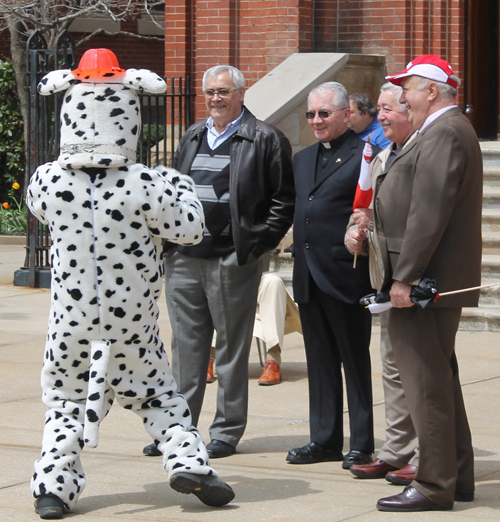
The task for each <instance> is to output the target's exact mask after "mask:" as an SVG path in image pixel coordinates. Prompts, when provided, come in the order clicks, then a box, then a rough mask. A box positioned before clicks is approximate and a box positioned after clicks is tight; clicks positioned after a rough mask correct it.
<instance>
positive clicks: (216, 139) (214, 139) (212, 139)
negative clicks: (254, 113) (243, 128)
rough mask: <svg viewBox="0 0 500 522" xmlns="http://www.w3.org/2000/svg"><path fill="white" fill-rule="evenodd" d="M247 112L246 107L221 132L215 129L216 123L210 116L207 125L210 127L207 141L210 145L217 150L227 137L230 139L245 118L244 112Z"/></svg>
mask: <svg viewBox="0 0 500 522" xmlns="http://www.w3.org/2000/svg"><path fill="white" fill-rule="evenodd" d="M244 112H245V109H243V110H242V111H241V114H240V115H239V116H238V117H237V118H236V119H235V120H234V121H232V122H231V123H229V124H228V126H227V127H226V128H225V129H224V130H223V131H222V132H221V133H220V134H219V133H218V132H217V131H216V130H215V123H214V119H213V118H212V116H209V117H208V119H207V121H206V123H205V125H206V127H207V129H208V132H207V142H208V146H209V147H210V148H211V149H212V150H215V149H216V148H217V147H218V146H219V145H221V144H222V143H224V142H225V141H226V140H227V139H229V138H230V137H231V136H232V135H233V134H234V133H235V132H237V131H238V129H239V128H240V125H241V120H242V118H243V113H244Z"/></svg>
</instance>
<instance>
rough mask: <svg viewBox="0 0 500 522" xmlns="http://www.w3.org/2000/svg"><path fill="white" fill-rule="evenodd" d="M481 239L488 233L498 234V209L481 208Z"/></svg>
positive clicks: (499, 222) (499, 218) (499, 214)
mask: <svg viewBox="0 0 500 522" xmlns="http://www.w3.org/2000/svg"><path fill="white" fill-rule="evenodd" d="M482 230H483V237H484V235H485V234H488V233H490V232H493V233H495V232H498V233H500V208H483V226H482Z"/></svg>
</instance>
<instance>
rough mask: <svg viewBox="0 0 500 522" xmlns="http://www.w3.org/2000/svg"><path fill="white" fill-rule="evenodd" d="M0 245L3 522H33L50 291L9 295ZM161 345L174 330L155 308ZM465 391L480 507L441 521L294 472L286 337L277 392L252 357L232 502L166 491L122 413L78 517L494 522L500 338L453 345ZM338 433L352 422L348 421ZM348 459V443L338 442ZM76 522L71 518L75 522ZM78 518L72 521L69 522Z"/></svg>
mask: <svg viewBox="0 0 500 522" xmlns="http://www.w3.org/2000/svg"><path fill="white" fill-rule="evenodd" d="M2 243H3V241H2V239H1V238H0V451H1V461H2V465H1V468H0V469H1V473H0V521H1V522H3V521H16V522H29V521H36V520H40V519H39V517H38V515H36V514H35V513H34V510H33V499H32V497H31V493H30V491H29V479H30V476H31V474H32V470H33V461H34V460H35V459H36V458H38V456H39V452H40V443H41V434H42V427H43V422H44V419H43V415H44V406H43V404H42V402H41V390H40V384H39V376H40V369H41V365H42V356H43V346H44V339H45V331H46V325H47V317H48V312H49V304H50V293H49V291H48V290H40V289H27V288H19V287H14V286H12V277H13V273H14V271H15V270H16V269H18V268H19V267H20V266H21V265H22V264H23V261H24V252H23V246H22V245H6V244H2ZM160 308H161V318H160V325H161V331H162V337H163V340H164V342H165V343H166V345H167V346H168V344H169V337H170V325H169V322H168V315H167V311H166V305H165V303H164V299H163V298H162V299H161V303H160ZM378 339H379V329H378V327H374V329H373V340H372V347H371V352H372V365H373V391H374V413H375V436H376V446H377V448H379V447H380V446H381V445H382V442H383V438H384V427H385V421H384V404H383V392H382V385H381V377H380V370H381V364H380V357H379V351H378V350H379V343H378ZM457 354H458V359H459V364H460V370H461V380H462V384H463V391H464V396H465V401H466V405H467V409H468V414H469V421H470V424H471V429H472V435H473V442H474V450H475V456H476V488H477V489H476V500H475V501H474V502H473V503H456V504H455V509H454V510H453V511H448V512H433V513H429V512H425V513H420V514H419V513H408V514H400V513H382V512H378V511H377V509H376V508H375V503H376V501H377V499H378V498H380V497H383V496H389V495H393V494H396V493H398V492H399V491H401V488H400V487H397V486H392V485H390V484H389V483H388V482H386V481H385V480H383V479H381V480H359V479H356V478H354V477H353V475H351V474H350V473H349V472H348V471H345V470H342V468H341V463H340V462H332V463H321V464H315V465H302V466H297V465H291V464H287V463H286V462H285V456H286V453H287V451H288V450H289V449H290V448H292V447H296V446H301V445H303V444H305V443H307V442H308V441H309V425H308V420H307V419H308V393H307V373H306V363H305V354H304V349H303V342H302V337H301V336H300V335H299V334H291V335H289V336H286V337H285V346H284V349H283V383H282V384H280V385H278V386H271V387H263V386H258V384H257V379H258V378H259V375H260V372H261V368H260V366H259V363H258V360H259V359H258V354H257V348H256V346H253V347H252V352H251V357H250V380H249V388H250V405H249V419H248V427H247V430H246V433H245V436H244V437H243V439H242V441H241V443H240V445H239V446H238V453H236V454H235V455H233V456H231V457H229V458H225V459H218V460H213V461H212V465H213V466H214V467H215V468H216V469H217V470H218V471H219V473H220V474H221V476H222V477H223V478H224V479H225V480H226V481H227V482H228V483H229V484H230V485H231V486H232V487H233V489H234V490H235V492H236V498H235V500H234V501H233V502H232V503H231V504H230V505H228V506H226V507H224V508H219V509H212V508H208V507H207V506H205V505H203V504H202V503H201V502H199V501H198V500H197V499H196V498H195V497H194V496H192V495H189V496H186V495H181V494H179V493H176V492H174V491H173V490H171V489H170V487H169V486H168V484H167V482H166V474H165V472H164V471H163V469H162V466H161V459H159V458H148V457H145V456H143V455H142V454H141V452H142V447H143V446H144V445H145V444H148V443H149V442H150V440H149V437H148V434H147V433H146V431H145V430H144V428H143V427H142V424H141V421H140V420H139V418H138V417H136V416H135V415H133V414H132V413H131V412H129V411H125V410H123V409H122V408H120V407H119V406H118V405H115V406H114V408H113V409H112V410H111V413H110V415H109V416H108V418H107V419H106V420H105V421H104V423H103V424H102V426H101V429H100V442H99V446H98V448H96V449H89V448H85V450H84V451H83V453H82V462H83V465H84V468H85V472H86V475H87V488H86V490H85V491H84V493H83V495H82V497H81V498H80V501H79V502H78V504H77V506H76V509H75V511H74V512H73V513H72V514H68V515H67V516H66V518H67V519H72V518H75V520H79V521H81V522H100V521H103V522H104V521H105V522H122V521H134V522H136V521H137V522H153V521H154V522H160V521H162V522H163V521H197V522H200V521H203V522H205V521H206V522H212V521H213V522H215V521H217V522H226V521H230V522H233V521H236V520H237V521H239V522H247V521H248V522H250V521H252V522H256V521H295V520H300V521H307V522H309V521H311V522H323V521H325V522H326V521H328V522H336V521H347V520H349V521H358V520H359V521H361V520H363V521H369V522H371V521H375V522H378V521H388V522H393V521H398V522H399V521H400V520H405V521H409V522H413V521H433V520H449V521H452V520H453V521H456V520H463V521H467V522H474V521H476V520H477V521H479V520H481V521H483V522H484V521H498V520H500V334H499V333H489V332H469V331H467V332H466V331H461V332H459V334H458V339H457ZM216 387H217V384H216V383H214V384H209V385H207V392H206V397H205V403H204V411H203V413H202V416H201V419H200V426H199V428H200V431H201V433H202V435H203V437H204V438H205V441H206V442H208V426H209V424H210V422H211V420H212V418H213V415H214V411H215V392H216ZM345 423H346V426H345V433H348V417H347V413H346V414H345ZM345 448H346V449H348V438H347V437H346V438H345ZM77 516H78V517H77ZM76 517H77V518H76Z"/></svg>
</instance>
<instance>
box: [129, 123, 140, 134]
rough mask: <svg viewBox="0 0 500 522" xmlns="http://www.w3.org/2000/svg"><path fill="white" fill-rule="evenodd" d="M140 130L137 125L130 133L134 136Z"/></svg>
mask: <svg viewBox="0 0 500 522" xmlns="http://www.w3.org/2000/svg"><path fill="white" fill-rule="evenodd" d="M138 130H139V128H138V127H137V125H134V126H133V127H132V130H131V131H130V132H131V133H132V134H133V135H134V136H135V135H136V134H137V131H138Z"/></svg>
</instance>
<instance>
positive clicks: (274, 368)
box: [259, 359, 281, 386]
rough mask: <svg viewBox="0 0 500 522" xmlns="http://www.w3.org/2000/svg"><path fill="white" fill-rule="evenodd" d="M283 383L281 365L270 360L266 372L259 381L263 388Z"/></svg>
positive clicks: (265, 367)
mask: <svg viewBox="0 0 500 522" xmlns="http://www.w3.org/2000/svg"><path fill="white" fill-rule="evenodd" d="M280 382H281V369H280V365H279V364H278V363H277V362H276V361H273V360H272V359H269V360H268V361H266V365H265V366H264V371H263V372H262V375H261V376H260V379H259V384H262V385H263V386H270V385H271V384H279V383H280Z"/></svg>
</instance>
